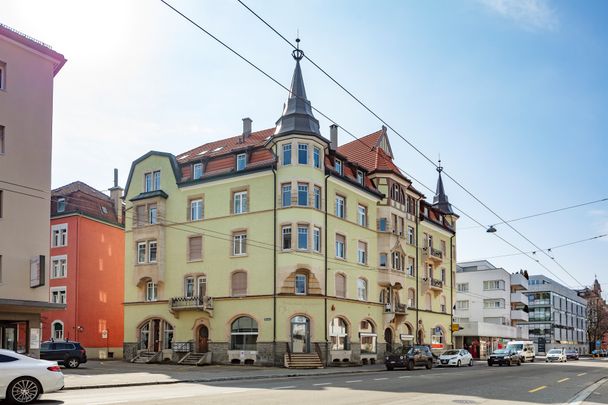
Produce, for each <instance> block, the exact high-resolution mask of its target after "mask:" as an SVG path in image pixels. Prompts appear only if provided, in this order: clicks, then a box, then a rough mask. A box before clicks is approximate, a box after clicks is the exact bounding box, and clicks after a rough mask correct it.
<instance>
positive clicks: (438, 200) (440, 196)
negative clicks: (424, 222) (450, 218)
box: [433, 158, 455, 215]
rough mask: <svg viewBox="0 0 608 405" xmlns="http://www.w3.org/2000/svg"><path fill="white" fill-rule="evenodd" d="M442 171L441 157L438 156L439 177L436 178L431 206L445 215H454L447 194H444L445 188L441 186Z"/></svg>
mask: <svg viewBox="0 0 608 405" xmlns="http://www.w3.org/2000/svg"><path fill="white" fill-rule="evenodd" d="M442 171H443V166H441V158H439V164H438V165H437V172H438V173H439V178H438V179H437V190H436V191H435V197H433V206H434V207H436V208H437V209H439V211H441V212H442V213H444V214H446V215H455V214H454V210H453V209H452V205H451V204H450V202H449V200H448V196H447V195H446V194H445V190H444V188H443V179H442V178H441V172H442Z"/></svg>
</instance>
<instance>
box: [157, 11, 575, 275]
mask: <svg viewBox="0 0 608 405" xmlns="http://www.w3.org/2000/svg"><path fill="white" fill-rule="evenodd" d="M160 1H161V2H162V3H163V4H165V5H166V6H167V7H169V8H170V9H172V10H173V11H174V12H175V13H177V14H178V15H180V16H181V17H183V18H184V19H185V20H187V21H188V22H190V23H191V24H192V25H194V26H195V27H197V28H198V29H200V30H201V31H203V32H204V33H205V34H207V35H208V36H210V37H211V38H212V39H214V40H215V41H216V42H218V43H219V44H221V45H222V46H224V47H225V48H226V49H228V50H229V51H230V52H232V53H233V54H235V55H236V56H237V57H239V58H240V59H241V60H243V61H244V62H246V63H247V64H248V65H250V66H252V67H253V68H254V69H256V70H257V71H259V72H260V73H262V74H263V75H264V76H266V77H267V78H268V79H270V80H271V81H273V82H274V83H275V84H277V85H278V86H280V87H281V88H283V89H284V90H286V91H287V92H288V93H289V94H291V95H292V96H294V97H297V98H300V97H299V96H297V95H295V94H293V93H292V92H291V90H290V89H289V88H287V87H286V86H284V85H283V84H282V83H281V82H279V81H278V80H277V79H275V78H274V77H272V76H271V75H269V74H268V73H266V72H265V71H264V70H262V69H261V68H260V67H258V66H257V65H255V64H254V63H253V62H251V61H249V60H248V59H247V58H245V57H244V56H243V55H241V54H240V53H238V52H237V51H235V50H234V49H233V48H231V47H230V46H229V45H227V44H226V43H224V42H223V41H221V40H220V39H219V38H217V37H216V36H215V35H213V34H211V33H210V32H209V31H207V30H206V29H205V28H203V27H202V26H201V25H199V24H198V23H196V22H195V21H193V20H192V19H191V18H189V17H188V16H186V15H185V14H183V13H182V12H181V11H179V10H177V9H176V8H175V7H173V6H172V5H171V4H169V3H168V2H167V1H166V0H160ZM312 109H313V110H314V111H315V112H317V113H319V115H321V116H323V117H324V118H325V119H327V120H328V121H330V122H332V123H334V124H336V125H338V126H339V127H340V128H342V130H343V131H344V132H346V133H347V134H348V135H350V136H351V137H353V138H354V139H355V140H357V141H359V142H361V143H363V144H364V145H366V146H367V147H370V146H369V145H367V144H366V143H365V142H364V141H362V140H361V139H359V138H358V137H357V136H355V135H354V134H353V133H351V132H350V131H348V130H347V129H346V128H344V127H343V126H341V125H339V124H338V123H337V122H336V121H335V120H333V119H332V118H330V117H329V116H327V115H326V114H325V113H323V112H322V111H320V110H319V109H317V108H315V107H312ZM387 126H388V125H387ZM391 129H392V128H391ZM393 131H394V129H393ZM398 135H399V134H398ZM370 148H371V147H370ZM420 153H422V152H420ZM429 161H430V162H431V163H432V164H433V165H434V166H435V167H437V165H436V164H435V163H434V162H433V161H432V160H429ZM399 169H400V168H399ZM400 170H402V169H400ZM403 172H404V173H406V174H407V172H405V171H403ZM444 173H445V171H444ZM446 175H447V174H446ZM410 177H412V179H414V180H415V178H414V177H413V176H410ZM420 184H422V185H423V186H424V184H423V183H421V182H420ZM459 186H460V187H462V186H461V185H459ZM424 187H425V188H427V189H429V190H431V192H433V190H432V189H430V188H429V187H427V186H424ZM452 206H453V207H454V208H456V209H458V208H457V207H456V206H455V205H454V204H452ZM458 211H460V212H461V213H463V214H464V215H465V216H466V217H467V218H469V219H471V220H473V221H474V222H476V223H477V224H479V225H483V224H482V223H481V222H479V221H477V220H475V219H474V218H472V217H471V216H470V215H468V214H466V213H465V212H464V211H463V210H461V209H458ZM495 215H496V214H495ZM499 218H500V217H499ZM500 219H501V220H502V218H500ZM495 235H496V234H495ZM496 237H498V238H499V239H501V240H502V241H504V242H505V243H507V244H508V245H510V246H511V247H513V248H514V249H516V250H518V251H520V252H522V253H523V254H525V252H524V251H523V250H522V249H520V248H518V247H516V246H515V245H513V244H512V243H511V242H509V241H507V240H506V239H504V238H503V237H501V236H499V235H496ZM538 249H539V250H540V248H538ZM526 256H528V257H529V258H530V259H532V260H533V261H535V262H536V263H538V264H539V265H540V266H541V267H543V268H544V269H545V270H547V271H548V272H549V273H551V274H552V275H553V276H555V277H556V278H558V279H559V280H561V278H560V277H559V276H557V275H556V274H555V273H554V272H553V271H551V270H550V269H549V268H548V267H547V266H545V265H544V264H543V263H541V262H540V261H539V260H538V259H536V258H533V257H531V256H529V255H526ZM553 260H554V261H555V259H553ZM570 276H571V277H572V275H570ZM562 282H563V280H562ZM577 282H578V280H577ZM579 284H580V282H579ZM581 285H582V284H581Z"/></svg>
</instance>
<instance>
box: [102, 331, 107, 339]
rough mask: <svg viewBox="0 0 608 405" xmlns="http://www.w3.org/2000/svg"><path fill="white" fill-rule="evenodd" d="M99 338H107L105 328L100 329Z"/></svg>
mask: <svg viewBox="0 0 608 405" xmlns="http://www.w3.org/2000/svg"><path fill="white" fill-rule="evenodd" d="M101 338H102V339H107V338H108V331H107V330H105V329H104V330H102V331H101Z"/></svg>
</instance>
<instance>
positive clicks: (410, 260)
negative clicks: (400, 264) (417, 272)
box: [406, 257, 414, 277]
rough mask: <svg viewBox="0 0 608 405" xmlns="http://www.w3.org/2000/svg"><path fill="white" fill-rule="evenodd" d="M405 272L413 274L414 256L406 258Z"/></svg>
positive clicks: (409, 274)
mask: <svg viewBox="0 0 608 405" xmlns="http://www.w3.org/2000/svg"><path fill="white" fill-rule="evenodd" d="M406 274H407V275H408V276H412V277H413V276H414V258H413V257H408V258H407V267H406Z"/></svg>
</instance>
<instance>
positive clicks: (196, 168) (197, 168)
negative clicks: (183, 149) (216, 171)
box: [192, 163, 203, 180]
mask: <svg viewBox="0 0 608 405" xmlns="http://www.w3.org/2000/svg"><path fill="white" fill-rule="evenodd" d="M201 177H203V164H202V163H195V164H194V165H193V166H192V178H193V179H194V180H197V179H200V178H201Z"/></svg>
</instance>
